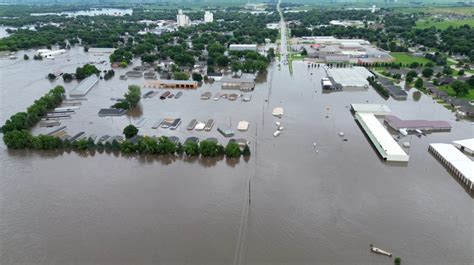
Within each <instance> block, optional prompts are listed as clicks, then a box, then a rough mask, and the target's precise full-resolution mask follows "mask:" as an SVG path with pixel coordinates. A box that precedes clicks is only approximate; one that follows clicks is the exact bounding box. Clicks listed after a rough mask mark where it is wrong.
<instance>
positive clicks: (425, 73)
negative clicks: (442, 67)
mask: <svg viewBox="0 0 474 265" xmlns="http://www.w3.org/2000/svg"><path fill="white" fill-rule="evenodd" d="M433 73H434V71H433V68H425V69H423V72H421V74H422V75H423V76H424V77H426V78H430V77H432V76H433Z"/></svg>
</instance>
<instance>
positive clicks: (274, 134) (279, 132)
mask: <svg viewBox="0 0 474 265" xmlns="http://www.w3.org/2000/svg"><path fill="white" fill-rule="evenodd" d="M280 134H281V131H279V130H277V131H275V132H274V133H273V136H274V137H277V136H278V135H280Z"/></svg>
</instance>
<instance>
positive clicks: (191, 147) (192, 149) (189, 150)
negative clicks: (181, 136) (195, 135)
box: [183, 141, 199, 156]
mask: <svg viewBox="0 0 474 265" xmlns="http://www.w3.org/2000/svg"><path fill="white" fill-rule="evenodd" d="M183 149H184V152H185V153H186V155H188V156H197V155H199V145H198V144H197V143H196V142H194V141H187V142H186V143H184V146H183Z"/></svg>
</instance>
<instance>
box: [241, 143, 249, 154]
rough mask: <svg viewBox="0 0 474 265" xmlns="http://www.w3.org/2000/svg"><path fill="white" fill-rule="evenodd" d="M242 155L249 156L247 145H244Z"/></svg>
mask: <svg viewBox="0 0 474 265" xmlns="http://www.w3.org/2000/svg"><path fill="white" fill-rule="evenodd" d="M242 155H243V156H250V148H249V146H248V145H245V147H244V149H243V150H242Z"/></svg>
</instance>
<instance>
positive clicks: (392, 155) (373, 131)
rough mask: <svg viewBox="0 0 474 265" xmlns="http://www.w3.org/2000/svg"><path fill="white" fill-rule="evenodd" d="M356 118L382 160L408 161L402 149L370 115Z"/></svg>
mask: <svg viewBox="0 0 474 265" xmlns="http://www.w3.org/2000/svg"><path fill="white" fill-rule="evenodd" d="M356 118H357V119H358V121H359V122H360V123H361V125H362V127H363V128H364V129H365V130H366V132H367V134H368V135H369V138H370V139H371V140H372V142H373V143H374V145H375V147H376V148H377V150H378V151H379V152H380V154H381V155H382V157H383V158H386V159H387V160H389V161H408V158H409V156H408V155H407V154H406V153H405V151H403V149H402V148H401V147H400V146H399V145H398V144H397V142H395V140H394V139H393V137H392V135H391V134H390V133H389V132H388V131H387V130H386V129H385V127H384V126H383V125H382V124H381V123H380V122H379V120H377V118H376V117H375V115H374V114H372V113H360V112H358V113H357V114H356Z"/></svg>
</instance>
